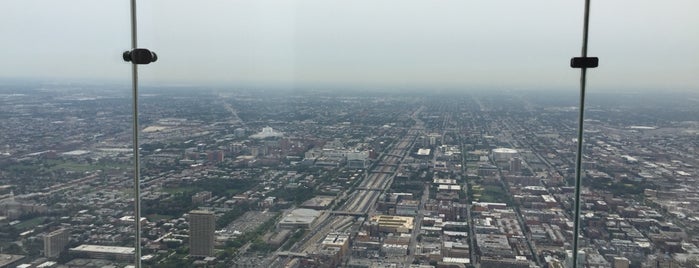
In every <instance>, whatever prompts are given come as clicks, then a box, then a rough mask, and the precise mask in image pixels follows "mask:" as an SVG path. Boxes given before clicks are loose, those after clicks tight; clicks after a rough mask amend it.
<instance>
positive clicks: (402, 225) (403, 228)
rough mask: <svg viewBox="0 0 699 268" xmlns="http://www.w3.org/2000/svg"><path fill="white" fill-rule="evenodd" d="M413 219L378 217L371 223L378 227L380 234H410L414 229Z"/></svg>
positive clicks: (374, 217) (372, 219) (373, 218)
mask: <svg viewBox="0 0 699 268" xmlns="http://www.w3.org/2000/svg"><path fill="white" fill-rule="evenodd" d="M413 219H414V218H413V217H402V216H388V215H376V216H372V217H371V222H372V223H376V224H377V225H378V230H379V231H380V232H389V233H409V232H410V231H411V230H412V229H413Z"/></svg>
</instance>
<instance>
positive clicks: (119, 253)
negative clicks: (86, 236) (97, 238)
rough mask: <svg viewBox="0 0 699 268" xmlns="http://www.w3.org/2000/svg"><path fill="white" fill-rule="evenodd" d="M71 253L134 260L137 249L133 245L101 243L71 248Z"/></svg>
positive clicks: (99, 257) (100, 257)
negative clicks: (107, 244) (102, 244)
mask: <svg viewBox="0 0 699 268" xmlns="http://www.w3.org/2000/svg"><path fill="white" fill-rule="evenodd" d="M69 252H70V253H72V254H75V255H78V256H85V257H88V258H95V259H110V260H124V261H125V260H133V257H134V256H135V255H134V254H136V250H135V249H134V248H131V247H112V246H100V245H80V246H77V247H75V248H71V249H70V250H69Z"/></svg>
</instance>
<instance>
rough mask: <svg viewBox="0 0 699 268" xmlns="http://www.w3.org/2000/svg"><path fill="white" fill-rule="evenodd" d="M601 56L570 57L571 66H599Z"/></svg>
mask: <svg viewBox="0 0 699 268" xmlns="http://www.w3.org/2000/svg"><path fill="white" fill-rule="evenodd" d="M597 66H599V58H597V57H575V58H572V59H570V67H573V68H597Z"/></svg>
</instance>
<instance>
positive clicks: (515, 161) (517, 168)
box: [510, 157, 522, 173]
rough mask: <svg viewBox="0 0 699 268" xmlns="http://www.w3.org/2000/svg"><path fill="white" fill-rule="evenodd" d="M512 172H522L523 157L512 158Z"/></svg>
mask: <svg viewBox="0 0 699 268" xmlns="http://www.w3.org/2000/svg"><path fill="white" fill-rule="evenodd" d="M510 172H512V173H519V172H522V159H521V158H519V157H513V158H510Z"/></svg>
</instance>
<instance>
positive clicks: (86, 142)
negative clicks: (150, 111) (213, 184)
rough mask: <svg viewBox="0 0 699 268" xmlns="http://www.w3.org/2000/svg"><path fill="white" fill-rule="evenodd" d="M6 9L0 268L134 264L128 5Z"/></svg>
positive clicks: (2, 24) (32, 3)
mask: <svg viewBox="0 0 699 268" xmlns="http://www.w3.org/2000/svg"><path fill="white" fill-rule="evenodd" d="M1 6H2V7H0V36H2V42H0V51H2V61H3V62H2V65H0V133H2V134H1V135H0V185H1V186H0V215H1V217H0V219H1V220H0V228H1V229H2V231H0V248H1V249H2V250H0V251H1V253H2V254H1V255H0V259H2V261H0V263H2V264H0V265H2V266H7V267H15V266H18V265H20V264H26V265H29V264H31V265H32V266H31V267H38V266H40V265H42V264H43V265H50V264H45V263H48V262H58V263H61V264H67V265H69V266H99V267H102V266H109V265H115V266H124V265H126V264H130V263H132V260H133V243H134V238H133V237H134V231H133V229H134V228H133V219H130V218H129V216H130V215H133V213H132V212H131V211H132V206H131V199H130V198H131V196H130V193H131V192H130V190H129V189H130V187H131V174H132V172H131V171H130V170H131V169H130V167H131V165H132V162H131V161H132V155H131V153H130V152H131V151H130V150H131V149H130V148H131V127H130V125H131V119H132V118H131V114H130V112H129V111H130V98H131V97H130V94H129V93H130V90H129V89H130V81H131V75H130V71H129V68H128V67H129V66H128V64H126V63H124V62H123V60H122V57H121V54H122V52H123V51H124V50H126V49H128V44H129V26H128V25H129V24H128V18H129V17H128V14H129V12H128V3H127V2H125V1H70V3H66V2H57V1H39V0H29V1H26V0H21V1H16V0H7V1H3V3H2V5H1ZM129 222H131V223H129ZM97 246H105V247H103V248H101V249H106V250H109V252H108V253H106V254H103V253H100V252H99V251H98V250H99V249H100V248H98V247H97ZM120 247H124V248H120ZM104 256H109V257H110V258H109V259H104V260H101V259H97V258H102V257H104ZM27 267H29V266H27ZM46 267H48V266H46Z"/></svg>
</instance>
